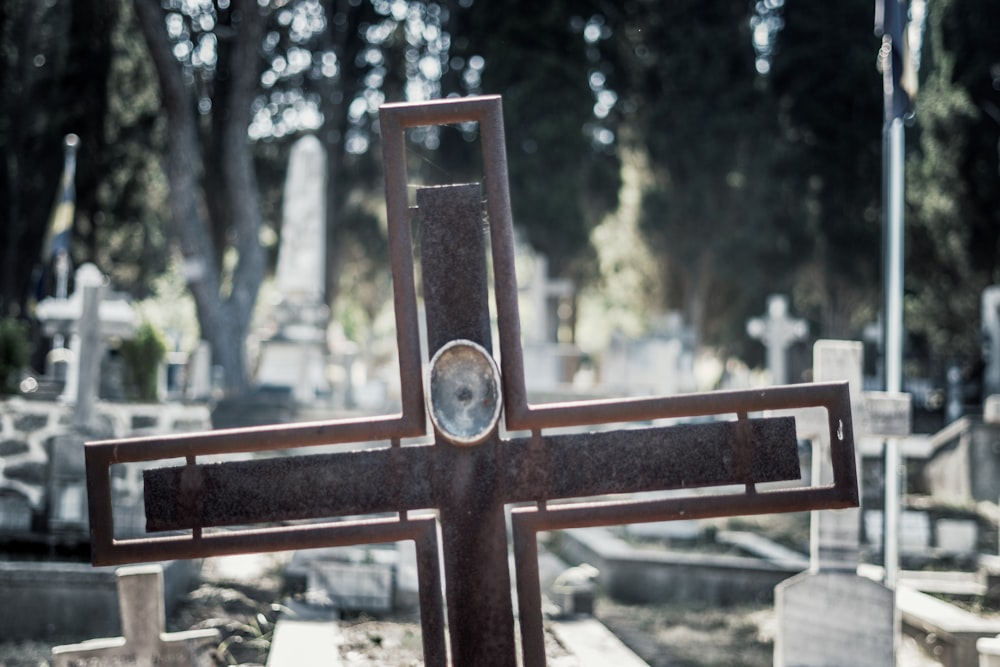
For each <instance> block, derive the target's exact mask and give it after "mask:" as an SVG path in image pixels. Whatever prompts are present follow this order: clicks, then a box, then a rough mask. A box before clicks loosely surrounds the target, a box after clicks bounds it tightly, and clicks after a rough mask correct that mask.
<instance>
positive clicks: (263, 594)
mask: <svg viewBox="0 0 1000 667" xmlns="http://www.w3.org/2000/svg"><path fill="white" fill-rule="evenodd" d="M237 558H239V557H237ZM220 562H222V561H221V560H217V559H210V560H208V561H206V563H205V567H204V569H203V572H202V583H201V585H200V586H199V587H198V588H196V589H195V590H193V591H192V592H191V593H189V594H188V595H187V596H186V598H185V599H184V600H183V601H182V603H181V604H180V605H179V606H178V607H177V609H175V610H174V612H173V613H172V614H171V615H170V618H169V619H168V627H167V630H168V631H170V632H176V631H180V630H187V629H193V628H208V627H212V628H217V629H219V631H220V634H221V637H222V641H221V642H220V643H219V644H217V645H215V646H210V647H207V649H206V653H205V654H204V655H203V656H202V657H203V659H204V664H206V665H243V666H245V667H250V666H253V665H264V664H265V663H266V661H267V652H268V650H269V648H270V640H271V637H272V634H273V629H274V623H275V621H276V620H277V618H278V617H279V615H280V614H281V613H283V612H285V613H287V611H286V610H285V609H284V608H283V607H282V602H284V601H285V600H284V599H283V598H282V593H281V578H280V572H281V570H282V565H283V563H282V562H281V560H280V557H275V559H274V560H273V561H268V560H264V561H263V562H262V561H261V559H260V558H259V557H258V558H255V559H251V560H248V561H246V562H247V563H248V564H249V569H246V570H244V571H242V572H241V571H240V570H239V568H240V567H241V564H240V561H235V562H234V561H226V565H225V567H220V565H219V564H220ZM255 568H256V569H255ZM595 615H596V616H597V617H598V618H599V619H600V620H601V621H602V622H603V623H604V624H605V625H607V626H608V627H609V628H610V629H611V630H612V631H613V632H614V633H615V634H617V635H618V636H619V637H620V638H621V639H622V641H624V642H625V643H626V644H627V645H628V646H629V647H630V648H631V649H632V650H633V651H635V652H636V653H637V654H638V655H639V656H640V657H642V658H643V659H644V660H645V661H646V662H648V663H649V665H650V667H723V666H725V667H731V666H732V665H741V666H743V667H770V665H772V664H773V662H772V661H773V657H772V651H773V642H774V630H775V627H774V612H773V608H772V607H771V606H770V605H757V606H739V607H730V608H722V609H719V608H712V607H707V606H699V605H693V604H686V605H678V604H664V605H644V606H629V605H623V604H620V603H616V602H614V601H612V600H609V599H607V598H598V600H597V601H596V604H595ZM341 626H342V632H343V642H342V643H341V645H340V648H339V650H340V656H341V658H342V659H343V661H344V662H345V663H346V664H348V665H352V666H361V667H407V666H410V665H420V664H422V662H423V661H422V657H423V656H422V648H421V639H420V626H419V622H418V618H417V617H416V613H412V614H404V615H400V616H396V617H393V618H382V619H376V618H371V617H365V616H360V617H354V618H348V619H344V620H343V622H342V624H341ZM50 652H51V645H50V644H46V643H43V642H19V643H9V642H7V643H5V642H3V641H2V640H0V667H48V665H49V656H50V655H51V653H50ZM549 664H550V666H558V667H564V666H565V667H572V666H573V665H575V664H576V663H575V661H574V660H573V659H572V658H570V657H568V656H567V655H566V652H565V651H564V650H563V649H562V648H561V647H560V646H559V645H558V643H557V642H556V641H555V640H554V639H552V638H551V636H550V637H549ZM898 664H899V666H900V667H939V666H940V663H938V662H935V661H934V660H932V659H930V658H929V657H928V656H927V655H926V654H925V653H924V652H923V651H921V650H920V648H919V645H918V640H915V639H913V638H910V637H905V638H904V646H903V652H902V655H901V656H900V659H899V660H898Z"/></svg>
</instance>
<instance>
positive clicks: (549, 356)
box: [523, 254, 581, 393]
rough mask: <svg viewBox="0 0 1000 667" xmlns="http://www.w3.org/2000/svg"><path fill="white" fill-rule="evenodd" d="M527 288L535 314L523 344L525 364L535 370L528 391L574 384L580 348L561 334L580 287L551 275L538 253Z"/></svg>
mask: <svg viewBox="0 0 1000 667" xmlns="http://www.w3.org/2000/svg"><path fill="white" fill-rule="evenodd" d="M526 291H527V292H528V297H529V300H530V303H531V311H532V314H533V318H532V319H533V321H532V326H531V327H530V329H529V330H528V331H526V332H525V334H526V335H525V341H524V347H523V352H524V355H525V364H526V365H527V366H529V367H530V368H531V369H532V372H531V373H530V374H529V375H528V376H527V378H526V380H527V382H528V391H530V392H540V393H552V392H556V391H558V390H560V389H563V388H565V387H567V386H569V385H570V384H571V383H572V381H573V376H574V375H575V373H576V371H577V370H578V368H579V364H580V357H581V353H580V349H579V348H578V347H577V346H576V345H574V344H573V343H571V342H569V341H568V340H566V339H565V336H564V335H562V334H561V333H560V332H561V331H563V332H564V328H565V325H566V324H567V322H566V320H567V318H566V317H565V316H564V311H565V310H567V309H571V308H572V307H573V298H574V296H575V295H576V287H575V286H574V285H573V281H571V280H568V279H566V278H558V279H553V278H550V277H549V262H548V260H547V259H546V258H545V256H544V255H540V254H538V255H535V258H534V262H533V265H532V272H531V281H530V282H529V283H528V285H527V287H526Z"/></svg>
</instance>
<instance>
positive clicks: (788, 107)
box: [769, 0, 883, 338]
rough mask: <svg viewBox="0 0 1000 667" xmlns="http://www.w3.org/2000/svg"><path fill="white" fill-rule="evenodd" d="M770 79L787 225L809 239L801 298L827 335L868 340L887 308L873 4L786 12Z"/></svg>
mask: <svg viewBox="0 0 1000 667" xmlns="http://www.w3.org/2000/svg"><path fill="white" fill-rule="evenodd" d="M783 16H784V28H783V29H782V31H781V33H780V35H778V37H777V44H776V48H775V53H774V57H773V60H774V66H773V68H772V71H771V75H770V76H769V79H770V82H771V85H772V86H773V90H774V94H775V96H776V100H777V103H778V109H779V113H780V121H781V124H782V144H781V147H780V149H779V150H780V153H779V156H780V161H779V163H778V168H777V169H776V170H775V172H773V173H772V177H773V178H775V179H776V180H777V181H778V182H779V184H780V186H779V188H778V197H779V198H780V199H779V200H778V203H779V206H780V207H781V208H782V209H783V210H782V211H781V215H782V220H781V225H782V227H784V228H794V227H796V226H798V227H799V228H800V229H801V230H802V233H803V234H804V235H805V237H806V239H807V242H806V243H804V244H803V245H801V246H800V248H798V249H797V250H796V253H797V254H798V256H799V262H798V267H797V268H798V272H797V275H796V286H795V293H794V297H795V302H796V305H797V306H798V308H799V310H800V312H806V313H807V314H808V315H809V316H810V317H811V319H813V320H814V321H818V322H819V323H820V327H819V329H820V333H821V335H823V336H826V337H831V338H838V337H855V338H857V337H860V333H861V329H862V328H863V326H864V325H865V324H868V323H870V322H872V321H874V320H875V317H876V313H877V311H878V307H879V304H880V301H881V299H880V291H879V288H878V285H879V282H880V271H879V269H880V267H881V252H880V248H881V234H882V226H881V219H880V213H881V173H882V144H881V137H882V127H881V124H882V116H883V112H882V95H881V92H882V80H881V76H880V74H879V73H878V71H877V70H876V68H875V66H874V57H875V56H874V54H875V53H876V51H877V49H878V41H877V40H876V39H875V38H874V37H871V36H870V35H871V29H872V28H871V26H872V3H871V2H868V1H867V0H846V1H845V2H837V3H826V2H795V3H787V4H786V5H785V7H784V13H783Z"/></svg>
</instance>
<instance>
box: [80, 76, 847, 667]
mask: <svg viewBox="0 0 1000 667" xmlns="http://www.w3.org/2000/svg"><path fill="white" fill-rule="evenodd" d="M380 113H381V130H382V132H381V134H382V142H383V157H384V161H385V174H386V176H385V178H386V204H387V214H388V221H389V242H390V257H391V264H392V276H393V290H394V306H395V315H396V332H397V333H396V335H397V344H398V346H399V373H400V384H401V388H402V389H401V397H402V408H401V411H400V413H399V414H395V415H388V416H383V417H374V418H368V419H358V420H340V421H330V422H313V423H303V424H293V425H275V426H268V427H263V428H253V429H232V430H225V431H215V432H211V433H206V434H200V435H190V434H185V435H183V436H168V437H154V438H135V439H130V440H119V441H106V442H94V443H88V445H87V447H86V458H87V478H88V492H89V498H90V517H91V533H92V558H93V561H94V563H95V564H114V563H124V562H134V561H144V560H157V559H164V558H194V557H204V556H210V555H221V554H231V553H244V552H252V551H268V550H271V551H273V550H283V549H294V548H308V547H316V546H332V545H346V544H364V543H374V542H387V541H396V540H414V541H415V542H416V544H417V554H418V556H417V561H418V577H419V589H420V603H421V624H422V630H423V637H424V657H425V661H426V664H428V665H447V664H453V665H504V666H512V665H515V664H516V662H517V659H516V641H515V634H516V633H515V624H514V612H513V603H512V597H513V596H512V592H511V580H510V573H509V572H510V571H509V563H508V551H509V544H508V538H507V527H506V518H505V516H506V511H507V509H508V508H511V509H510V526H511V530H512V533H513V551H514V563H515V568H514V569H515V572H516V590H517V599H518V609H519V613H518V616H519V621H520V623H519V628H520V635H521V640H522V645H523V648H522V650H523V664H525V665H542V664H544V663H545V648H544V637H543V628H542V611H541V593H540V590H539V581H538V559H537V558H538V549H537V538H536V535H537V533H538V532H539V531H543V530H550V529H558V528H568V527H578V526H596V525H612V524H621V523H630V522H641V521H662V520H670V519H676V518H680V517H685V518H700V517H713V516H724V515H736V514H760V513H769V512H788V511H799V510H805V509H820V508H841V507H851V506H856V505H857V499H858V495H857V478H856V471H855V465H854V444H853V435H852V422H851V412H850V398H849V393H848V388H847V383H834V384H815V385H798V386H787V387H773V388H769V389H762V390H752V391H731V392H713V393H708V394H688V395H681V396H673V397H657V398H641V399H625V400H597V401H582V402H572V403H558V404H542V405H533V404H529V402H528V398H527V393H526V390H525V381H524V377H525V369H524V362H523V359H522V354H521V339H520V325H519V319H518V310H517V280H516V277H515V274H514V242H513V229H512V221H511V213H510V200H509V194H508V185H507V169H506V152H505V148H504V139H503V120H502V112H501V103H500V98H499V97H496V96H491V97H474V98H461V99H448V100H440V101H435V102H428V103H423V104H389V105H385V106H383V107H382V109H381V112H380ZM465 122H477V123H478V124H479V128H480V139H481V142H482V153H483V161H484V167H485V169H484V172H485V178H484V181H485V183H484V189H485V200H486V203H485V208H486V219H487V223H488V227H489V246H490V248H489V252H490V253H491V255H492V263H493V273H494V280H493V283H494V284H493V287H494V299H495V305H496V312H497V327H498V343H499V357H500V366H499V368H498V367H497V366H496V364H495V362H494V361H493V353H492V350H493V344H492V343H493V341H492V336H491V330H490V316H489V310H488V299H489V289H488V273H487V268H486V266H487V262H486V254H487V248H486V239H485V237H484V233H483V194H482V192H481V188H480V185H478V184H472V185H452V186H443V187H434V188H423V189H419V190H418V191H417V195H416V203H417V206H416V209H415V210H414V209H411V207H410V206H409V202H408V195H407V176H406V152H405V131H406V129H407V128H411V127H419V126H428V125H442V124H456V123H465ZM412 216H415V217H416V219H417V221H418V223H419V230H420V231H419V239H418V240H419V243H420V258H421V260H420V265H421V270H422V274H421V275H422V284H423V296H424V304H425V310H426V327H427V339H428V343H427V346H428V356H429V357H430V358H431V361H430V362H429V363H428V364H427V365H426V368H425V367H424V364H423V363H422V361H421V345H420V339H419V334H418V315H417V312H418V311H417V301H416V290H415V283H416V281H415V278H414V260H413V255H414V251H413V239H412V237H411V231H410V230H411V218H412ZM813 406H816V407H823V408H826V410H827V415H828V425H829V430H830V440H831V442H832V443H833V446H832V454H831V465H832V470H833V479H834V482H833V484H830V485H827V486H791V487H788V486H781V487H780V488H775V487H765V488H758V485H761V484H764V483H766V482H777V481H786V482H787V481H788V480H797V479H799V461H798V454H797V442H796V438H795V424H794V419H792V418H790V417H778V418H754V417H751V415H752V414H754V413H757V412H761V411H764V410H773V409H787V408H796V407H813ZM428 416H429V417H430V419H429V422H430V424H428V419H427V417H428ZM699 416H700V417H704V416H716V417H718V418H719V419H717V420H715V421H709V422H704V423H696V424H692V423H687V424H674V425H670V426H648V427H644V428H633V429H627V428H620V429H618V430H609V429H608V428H607V427H606V426H605V427H604V428H603V429H602V430H598V431H595V432H590V433H570V434H567V433H565V432H559V433H553V429H562V428H564V427H576V428H577V430H579V428H580V427H584V426H587V425H609V424H615V423H619V424H624V423H627V422H652V421H654V420H667V419H671V418H682V417H699ZM501 425H502V427H503V428H501ZM518 435H519V437H514V436H518ZM404 440H407V442H406V443H404V442H403V441H404ZM385 441H388V446H375V447H374V448H369V449H361V450H357V449H351V450H350V451H334V452H333V453H323V454H308V455H297V456H284V457H273V458H266V459H252V460H246V461H229V462H224V463H199V462H198V460H197V459H198V457H204V456H207V455H216V454H227V453H235V452H260V451H269V450H283V449H289V448H293V447H295V448H297V447H306V446H313V445H332V444H346V443H370V442H385ZM170 458H175V459H177V458H181V459H184V460H185V464H184V465H180V466H174V467H166V468H158V469H151V470H147V471H146V472H145V474H144V475H145V498H146V518H147V528H148V530H149V531H172V532H171V533H170V534H168V535H164V536H159V537H148V538H141V539H118V538H116V537H115V536H114V534H113V521H112V507H111V491H110V476H111V474H110V469H111V466H112V465H115V464H121V463H127V462H136V461H152V460H161V459H170ZM734 485H735V486H734ZM706 486H720V487H724V488H722V489H721V490H720V491H719V492H718V493H714V494H708V495H704V494H698V495H693V494H688V495H681V496H676V495H672V496H670V497H663V498H658V499H654V500H648V499H643V500H637V499H634V498H632V497H631V496H629V495H628V494H632V493H638V492H647V491H659V490H670V489H675V490H676V489H686V488H694V487H706ZM608 496H611V498H610V499H609V498H608ZM552 501H558V502H552ZM427 510H431V511H430V512H428V511H427ZM359 517H360V518H359ZM247 526H251V527H249V528H248V527H247ZM178 531H179V532H178ZM439 535H440V537H439ZM442 563H443V572H444V581H443V582H442V581H441V578H440V572H441V569H442V568H441V564H442ZM442 589H443V590H444V600H442V594H441V592H442ZM445 609H446V611H445ZM446 618H447V624H446V623H445V619H446ZM449 654H450V655H449Z"/></svg>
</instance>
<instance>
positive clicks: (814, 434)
mask: <svg viewBox="0 0 1000 667" xmlns="http://www.w3.org/2000/svg"><path fill="white" fill-rule="evenodd" d="M862 352H863V345H862V344H861V343H860V342H855V341H843V340H820V341H817V342H816V344H815V346H814V348H813V380H814V381H816V382H829V381H831V380H833V379H837V380H847V382H848V384H849V385H850V388H851V392H850V393H851V399H852V400H851V412H852V413H853V415H854V423H855V424H856V426H855V433H856V434H857V438H858V439H859V440H860V438H862V437H864V436H866V435H867V436H869V437H870V436H879V437H900V436H904V435H907V434H909V431H910V397H909V395H908V394H888V393H885V392H862V391H861V383H862V364H861V360H862ZM793 414H794V415H795V424H796V434H797V435H798V437H799V438H802V439H808V440H811V441H812V443H813V453H812V460H813V485H814V486H817V485H821V484H824V483H829V482H830V481H831V474H830V471H829V469H828V467H827V466H825V465H823V464H822V460H823V457H824V456H826V455H827V453H826V452H827V451H828V450H827V448H828V447H829V446H830V442H829V440H830V436H829V428H828V426H827V424H828V417H827V415H826V411H825V410H824V409H812V408H809V409H806V410H796V411H794V413H793ZM858 511H859V510H858V509H846V510H844V511H843V512H838V513H836V514H835V513H832V512H823V511H813V512H812V522H811V529H812V534H811V539H810V551H811V553H810V569H809V571H808V572H804V573H801V574H799V575H797V576H795V577H793V578H791V579H788V580H786V581H783V582H782V583H781V584H779V585H778V586H777V587H776V588H775V611H776V616H777V619H778V631H777V633H776V636H775V644H774V665H775V667H793V666H794V667H825V666H827V665H866V666H868V667H891V666H892V665H895V664H896V660H895V654H896V645H897V637H898V634H899V623H898V620H897V618H896V612H895V593H894V591H893V590H892V589H890V588H888V587H887V586H885V585H883V584H882V583H880V582H876V581H872V580H870V579H867V578H866V577H862V576H859V575H858V574H857V570H858V542H859V539H858V532H859V525H860V521H859V515H858Z"/></svg>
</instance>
